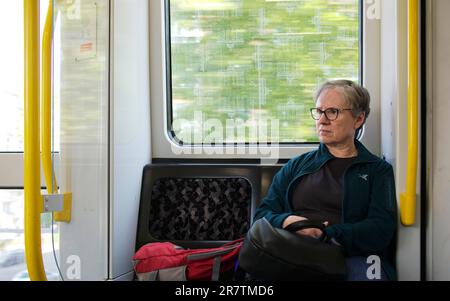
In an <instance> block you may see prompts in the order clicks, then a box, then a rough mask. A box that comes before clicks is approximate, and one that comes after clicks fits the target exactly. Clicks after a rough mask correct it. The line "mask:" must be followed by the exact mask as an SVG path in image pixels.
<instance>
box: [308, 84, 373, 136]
mask: <svg viewBox="0 0 450 301" xmlns="http://www.w3.org/2000/svg"><path fill="white" fill-rule="evenodd" d="M330 89H335V90H337V91H339V92H340V93H341V94H342V96H343V97H344V99H345V101H346V102H347V105H348V106H349V107H350V109H352V113H353V116H354V117H357V116H359V115H360V114H361V113H362V112H364V113H366V114H365V118H364V122H363V124H362V125H361V127H360V129H361V128H362V127H363V125H364V124H365V123H366V120H367V117H369V114H370V94H369V91H367V89H366V88H364V87H362V86H360V85H359V84H357V83H355V82H352V81H350V80H333V81H327V82H326V83H324V84H323V85H321V86H320V87H319V89H318V90H317V91H316V93H315V96H314V100H315V102H317V100H318V99H319V97H320V95H321V94H322V93H323V92H324V91H327V90H330Z"/></svg>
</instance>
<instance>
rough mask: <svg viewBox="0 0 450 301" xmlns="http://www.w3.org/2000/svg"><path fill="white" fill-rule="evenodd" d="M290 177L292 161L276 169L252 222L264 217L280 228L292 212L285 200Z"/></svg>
mask: <svg viewBox="0 0 450 301" xmlns="http://www.w3.org/2000/svg"><path fill="white" fill-rule="evenodd" d="M291 179H292V161H289V162H288V163H287V164H286V165H285V166H283V168H281V169H280V171H278V173H277V174H276V175H275V176H274V178H273V180H272V184H271V185H270V187H269V190H268V192H267V195H266V196H265V197H264V198H263V199H262V201H261V204H260V205H259V207H258V208H257V210H256V212H255V215H254V222H255V221H257V220H258V219H260V218H263V217H265V218H266V219H267V221H268V222H269V223H270V224H271V225H272V226H273V227H275V228H281V226H282V224H283V221H284V220H285V219H286V218H287V217H288V216H289V215H291V214H292V213H291V212H290V211H291V210H290V209H289V208H288V204H286V202H285V195H286V193H287V188H288V186H289V183H290V182H291Z"/></svg>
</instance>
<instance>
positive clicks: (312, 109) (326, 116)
mask: <svg viewBox="0 0 450 301" xmlns="http://www.w3.org/2000/svg"><path fill="white" fill-rule="evenodd" d="M330 110H336V118H333V119H331V118H329V117H328V114H331V113H330ZM314 111H316V112H320V115H319V117H318V118H316V117H314V116H315V114H314ZM342 111H353V110H352V109H338V108H328V109H325V111H322V110H321V109H319V108H311V109H310V112H311V117H312V118H313V119H314V120H320V118H322V115H323V114H325V118H326V119H328V120H329V121H335V120H336V119H338V118H339V113H341V112H342ZM327 112H328V114H327Z"/></svg>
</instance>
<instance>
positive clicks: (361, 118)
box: [355, 112, 366, 130]
mask: <svg viewBox="0 0 450 301" xmlns="http://www.w3.org/2000/svg"><path fill="white" fill-rule="evenodd" d="M365 120H366V112H362V113H361V114H359V115H358V117H356V120H355V130H357V129H359V128H360V127H361V126H362V125H363V124H364V121H365Z"/></svg>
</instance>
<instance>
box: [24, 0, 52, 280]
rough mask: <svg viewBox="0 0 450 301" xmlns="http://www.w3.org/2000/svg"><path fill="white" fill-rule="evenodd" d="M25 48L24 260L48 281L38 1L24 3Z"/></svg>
mask: <svg viewBox="0 0 450 301" xmlns="http://www.w3.org/2000/svg"><path fill="white" fill-rule="evenodd" d="M23 4H24V29H25V34H24V46H25V70H24V71H25V91H24V95H25V101H24V102H25V103H24V105H25V106H24V119H25V124H24V126H25V133H24V135H25V140H24V169H25V172H24V199H25V214H24V215H25V216H24V219H25V230H24V232H25V257H26V262H27V267H28V274H29V276H30V280H38V281H45V280H47V278H46V276H45V272H44V263H43V260H42V249H41V223H40V220H41V219H40V214H41V212H42V211H43V202H42V200H41V192H40V186H41V183H40V160H39V159H40V158H39V151H40V146H39V140H40V139H39V0H24V2H23Z"/></svg>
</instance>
